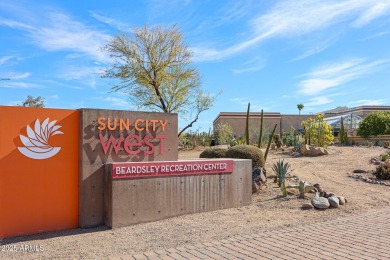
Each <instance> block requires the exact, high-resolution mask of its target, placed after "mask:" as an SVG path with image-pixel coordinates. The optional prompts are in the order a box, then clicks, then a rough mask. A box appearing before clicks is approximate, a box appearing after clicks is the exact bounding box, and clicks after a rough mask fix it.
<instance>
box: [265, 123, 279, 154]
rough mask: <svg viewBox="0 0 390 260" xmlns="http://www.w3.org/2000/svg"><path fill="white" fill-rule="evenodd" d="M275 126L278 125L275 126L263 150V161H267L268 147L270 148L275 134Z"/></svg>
mask: <svg viewBox="0 0 390 260" xmlns="http://www.w3.org/2000/svg"><path fill="white" fill-rule="evenodd" d="M277 125H278V124H275V126H274V129H273V130H272V133H271V135H270V136H269V140H268V145H267V149H266V150H265V154H264V161H267V155H268V151H269V147H270V146H271V142H272V138H273V137H274V134H275V130H276V126H277Z"/></svg>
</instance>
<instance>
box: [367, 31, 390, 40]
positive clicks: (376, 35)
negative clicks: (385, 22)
mask: <svg viewBox="0 0 390 260" xmlns="http://www.w3.org/2000/svg"><path fill="white" fill-rule="evenodd" d="M389 33H390V32H389V31H384V32H378V33H376V34H374V35H371V36H369V37H366V38H363V39H361V41H366V40H370V39H373V38H377V37H381V36H383V35H387V34H389Z"/></svg>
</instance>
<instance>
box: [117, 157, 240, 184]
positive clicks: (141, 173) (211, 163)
mask: <svg viewBox="0 0 390 260" xmlns="http://www.w3.org/2000/svg"><path fill="white" fill-rule="evenodd" d="M231 172H233V160H203V161H198V160H192V161H164V162H139V163H118V164H116V163H114V164H113V166H112V178H113V179H118V178H127V179H128V178H142V177H163V176H179V175H199V174H217V173H231Z"/></svg>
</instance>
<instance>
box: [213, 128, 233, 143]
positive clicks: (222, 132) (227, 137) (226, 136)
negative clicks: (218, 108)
mask: <svg viewBox="0 0 390 260" xmlns="http://www.w3.org/2000/svg"><path fill="white" fill-rule="evenodd" d="M216 134H217V141H218V143H219V144H231V143H232V142H233V141H234V131H233V127H232V126H231V125H229V124H228V123H225V124H222V123H220V124H218V125H217V127H216Z"/></svg>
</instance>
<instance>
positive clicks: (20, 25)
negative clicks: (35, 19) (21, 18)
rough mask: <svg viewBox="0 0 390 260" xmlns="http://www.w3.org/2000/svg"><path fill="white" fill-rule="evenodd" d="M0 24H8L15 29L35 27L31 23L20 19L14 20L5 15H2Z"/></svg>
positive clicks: (31, 28) (32, 28)
mask: <svg viewBox="0 0 390 260" xmlns="http://www.w3.org/2000/svg"><path fill="white" fill-rule="evenodd" d="M0 25H3V26H8V27H11V28H14V29H22V30H34V27H32V26H30V25H27V24H25V23H21V22H18V21H14V20H9V19H5V18H3V17H0Z"/></svg>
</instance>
